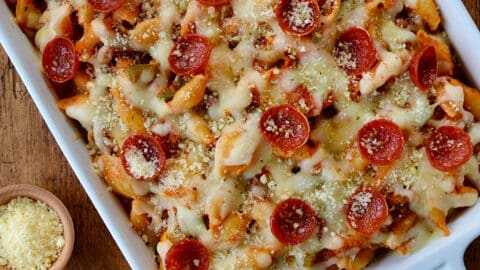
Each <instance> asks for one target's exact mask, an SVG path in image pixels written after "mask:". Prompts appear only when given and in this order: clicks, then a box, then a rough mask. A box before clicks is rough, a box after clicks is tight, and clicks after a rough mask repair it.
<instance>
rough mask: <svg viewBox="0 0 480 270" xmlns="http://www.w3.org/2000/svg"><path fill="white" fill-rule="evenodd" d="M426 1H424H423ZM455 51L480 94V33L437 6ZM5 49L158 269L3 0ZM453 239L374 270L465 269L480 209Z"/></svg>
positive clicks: (118, 227) (92, 193)
mask: <svg viewBox="0 0 480 270" xmlns="http://www.w3.org/2000/svg"><path fill="white" fill-rule="evenodd" d="M419 1H421V0H419ZM437 3H438V5H439V7H440V10H441V11H442V15H443V18H444V27H445V29H446V30H447V32H448V34H449V36H450V39H451V41H452V44H453V47H454V48H455V50H456V51H457V54H458V56H459V58H460V59H461V60H462V62H463V64H464V66H465V68H466V72H467V74H468V75H469V77H470V79H471V82H472V84H473V85H474V86H476V87H477V88H480V64H479V63H480V33H479V32H478V29H477V28H476V26H475V24H474V23H473V21H472V20H471V18H470V16H469V15H468V12H467V11H466V9H465V7H464V6H463V4H462V2H461V1H460V0H437ZM0 18H2V20H1V22H0V43H1V44H2V45H3V47H4V49H5V51H6V52H7V54H8V55H9V56H10V59H11V60H12V63H13V64H14V66H15V68H16V69H17V71H18V73H19V74H20V77H21V78H22V80H23V82H24V83H25V85H26V87H27V89H28V91H29V92H30V95H31V97H32V99H33V101H34V102H35V104H36V105H37V107H38V110H39V111H40V114H41V115H42V116H43V118H44V119H45V122H46V124H47V126H48V127H49V129H50V131H51V133H52V135H53V136H54V137H55V139H56V141H57V143H58V144H59V146H60V148H61V149H62V151H63V153H64V154H65V156H66V158H67V160H68V162H69V163H70V165H71V166H72V168H73V170H74V172H75V173H76V175H77V177H78V179H79V180H80V182H81V184H82V186H83V187H84V189H85V191H86V192H87V194H88V196H89V197H90V199H91V200H92V202H93V204H94V205H95V207H96V209H97V210H98V212H99V214H100V216H101V217H102V219H103V221H104V222H105V224H106V226H107V228H108V229H109V231H110V233H111V234H112V236H113V238H114V239H115V241H116V242H117V244H118V246H119V247H120V250H121V251H122V253H123V255H124V256H125V258H126V259H127V261H128V263H129V264H130V266H131V267H132V269H135V270H137V269H138V270H150V269H152V270H153V269H156V267H157V266H156V263H155V259H154V256H153V253H152V251H151V250H149V249H148V248H147V247H146V246H145V245H144V243H143V241H142V240H141V239H140V237H138V236H137V234H136V233H135V232H134V231H133V230H132V228H131V227H130V223H129V219H128V216H127V213H126V212H125V211H124V209H123V208H122V206H121V205H120V204H119V202H118V200H117V199H116V198H115V196H114V195H112V193H111V192H109V191H107V189H106V186H105V184H104V183H103V182H102V181H101V179H99V177H98V176H97V175H96V174H95V172H94V171H93V169H92V167H91V163H90V157H89V155H88V153H87V150H86V148H85V145H84V143H83V142H82V140H78V139H75V138H78V136H79V134H78V131H77V130H76V128H75V127H74V126H73V125H72V123H71V121H69V120H68V119H67V117H65V116H64V114H63V113H62V112H61V111H60V110H59V109H58V108H57V105H56V103H55V97H54V96H53V95H52V92H51V91H50V90H49V89H48V86H47V84H46V83H45V80H44V78H43V76H42V74H41V72H40V60H39V57H38V54H37V53H35V52H34V49H33V48H32V45H30V42H29V41H28V39H27V38H26V37H25V36H24V35H23V33H22V32H21V30H20V29H19V28H18V26H17V25H16V24H15V22H14V20H13V18H12V15H11V13H10V11H9V9H8V8H7V6H6V4H5V2H4V0H0ZM449 227H450V229H451V235H450V236H449V237H446V238H440V239H437V240H435V241H432V242H431V243H430V244H428V245H427V246H425V247H424V248H422V249H420V250H419V251H417V252H415V253H412V254H410V255H408V256H404V257H399V256H396V255H395V254H393V253H392V254H390V255H389V256H387V257H386V258H384V259H382V260H380V261H379V262H377V263H375V264H373V265H372V266H370V267H369V269H402V270H403V269H442V270H459V269H464V268H465V266H464V264H463V254H464V251H465V249H466V247H467V246H468V244H469V243H470V242H471V241H472V240H473V239H475V238H476V237H477V236H478V235H480V204H479V203H477V204H476V205H475V206H474V207H472V208H470V209H468V210H466V211H465V212H463V213H462V215H461V216H459V217H458V218H456V219H455V220H454V221H453V222H451V223H449Z"/></svg>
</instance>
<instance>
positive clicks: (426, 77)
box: [409, 46, 437, 90]
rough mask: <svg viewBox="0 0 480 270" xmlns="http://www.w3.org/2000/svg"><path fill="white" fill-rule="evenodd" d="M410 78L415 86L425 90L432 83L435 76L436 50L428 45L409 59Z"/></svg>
mask: <svg viewBox="0 0 480 270" xmlns="http://www.w3.org/2000/svg"><path fill="white" fill-rule="evenodd" d="M409 71H410V78H411V79H412V81H413V83H414V84H415V86H417V87H418V88H420V89H422V90H425V89H428V88H430V87H431V86H432V85H433V82H434V81H435V79H436V78H437V51H436V50H435V47H434V46H429V47H426V48H423V49H421V50H419V51H417V52H416V53H415V54H414V55H413V57H412V60H411V61H410V67H409Z"/></svg>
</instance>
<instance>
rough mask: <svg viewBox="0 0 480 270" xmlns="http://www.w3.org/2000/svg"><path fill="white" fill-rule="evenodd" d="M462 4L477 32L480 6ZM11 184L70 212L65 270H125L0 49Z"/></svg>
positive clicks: (3, 144) (6, 180)
mask: <svg viewBox="0 0 480 270" xmlns="http://www.w3.org/2000/svg"><path fill="white" fill-rule="evenodd" d="M463 2H464V3H465V5H466V6H467V8H468V10H469V11H470V14H471V15H472V17H473V18H474V19H475V21H476V23H477V26H480V0H464V1H463ZM15 183H29V184H34V185H38V186H41V187H43V188H45V189H47V190H49V191H51V192H53V193H54V194H55V195H57V196H58V197H59V198H60V199H61V200H62V201H63V203H64V204H65V205H66V207H67V208H68V210H69V211H70V213H71V215H72V218H73V222H74V223H75V233H76V235H75V237H76V239H75V248H74V251H73V255H72V258H71V260H70V263H69V267H68V269H92V270H94V269H116V270H121V269H128V268H129V267H128V265H127V263H126V261H125V259H124V258H123V256H122V254H121V252H120V250H119V249H118V247H117V246H116V244H115V242H114V241H113V239H112V237H111V236H110V234H109V232H108V231H107V229H106V228H105V225H104V224H103V222H102V220H101V219H100V217H99V215H98V213H97V211H96V210H95V208H94V207H93V205H92V203H91V202H90V200H89V199H88V197H87V194H86V193H85V191H84V190H83V188H82V186H81V185H80V183H79V182H78V180H77V178H76V177H75V175H74V174H73V172H72V169H71V168H70V166H69V165H68V163H67V161H66V160H65V158H64V157H63V154H62V152H61V151H60V149H59V148H58V146H57V144H56V142H55V140H54V139H53V137H52V136H51V135H50V133H49V131H48V129H47V127H46V125H45V123H44V122H43V119H42V118H41V116H40V114H39V113H38V111H37V109H36V107H35V105H34V104H33V102H32V100H31V98H30V96H29V95H28V92H27V90H26V89H25V86H24V85H23V83H22V81H21V80H20V78H19V77H18V75H17V72H16V71H15V69H14V67H13V66H12V64H11V63H10V61H9V59H8V57H7V56H6V54H5V53H4V51H3V49H2V48H0V187H2V186H6V185H9V184H15ZM465 264H466V266H467V269H480V237H479V238H477V239H476V240H475V241H474V242H473V243H472V244H471V245H470V247H469V248H468V249H467V251H466V253H465Z"/></svg>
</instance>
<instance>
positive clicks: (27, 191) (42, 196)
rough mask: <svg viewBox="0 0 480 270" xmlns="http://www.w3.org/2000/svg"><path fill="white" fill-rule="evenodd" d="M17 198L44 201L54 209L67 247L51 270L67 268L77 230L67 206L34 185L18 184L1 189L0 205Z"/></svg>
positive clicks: (63, 249) (64, 247)
mask: <svg viewBox="0 0 480 270" xmlns="http://www.w3.org/2000/svg"><path fill="white" fill-rule="evenodd" d="M17 197H28V198H31V199H34V200H38V201H42V202H44V203H46V204H47V205H48V206H49V207H50V208H52V209H53V210H54V211H55V212H56V213H57V215H58V217H59V218H60V221H61V222H62V225H63V237H64V238H65V245H64V246H63V248H62V251H61V252H60V255H59V256H58V258H57V260H55V262H53V264H52V266H50V268H49V269H50V270H61V269H64V268H66V266H67V264H68V261H69V260H70V256H71V255H72V251H73V244H74V242H75V229H74V227H73V221H72V217H71V216H70V213H69V212H68V210H67V208H66V207H65V205H64V204H63V203H62V201H60V199H58V198H57V197H56V196H55V195H53V194H52V193H51V192H49V191H47V190H45V189H43V188H41V187H38V186H34V185H28V184H17V185H10V186H6V187H3V188H0V205H4V204H7V203H8V202H9V201H10V200H12V199H14V198H17Z"/></svg>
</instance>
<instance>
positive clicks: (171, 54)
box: [11, 0, 480, 270]
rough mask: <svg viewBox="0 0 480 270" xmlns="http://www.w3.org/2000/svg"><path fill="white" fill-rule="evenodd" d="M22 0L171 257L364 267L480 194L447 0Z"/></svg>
mask: <svg viewBox="0 0 480 270" xmlns="http://www.w3.org/2000/svg"><path fill="white" fill-rule="evenodd" d="M11 6H12V9H14V10H15V14H16V20H17V23H18V24H19V25H20V26H21V27H22V28H23V29H24V31H25V33H26V34H27V35H29V36H30V37H31V38H32V40H33V41H34V43H35V45H36V47H37V48H38V49H39V51H40V52H41V56H42V64H43V72H44V74H45V76H46V77H47V78H48V79H49V80H50V81H51V82H52V85H53V86H54V88H55V89H56V91H57V93H58V95H59V96H60V98H59V101H58V105H59V107H60V108H61V109H62V110H64V111H65V113H66V115H68V116H69V117H70V118H72V119H74V120H76V121H78V123H79V124H80V125H81V126H82V127H83V129H84V130H85V131H86V132H85V134H86V136H85V138H86V140H87V141H88V147H89V150H90V153H91V155H92V161H93V164H94V167H95V168H96V170H98V173H99V174H100V175H101V177H102V178H103V179H104V180H105V182H106V183H107V184H108V186H109V188H111V190H112V191H113V192H115V193H116V194H118V195H119V196H120V197H121V198H122V200H123V201H125V202H126V204H127V205H128V207H126V208H127V210H128V211H129V212H130V219H131V223H132V226H133V228H134V229H135V230H136V231H138V232H139V234H140V235H141V236H142V238H143V239H144V240H145V241H146V243H147V244H148V245H150V246H151V247H152V250H154V252H156V254H157V255H158V256H157V258H158V263H159V269H168V270H175V269H324V268H328V269H336V268H340V269H361V268H364V267H365V266H367V265H368V264H369V263H370V262H371V261H372V260H373V259H374V258H375V254H376V253H377V252H378V251H382V250H385V249H386V250H396V251H397V252H398V253H400V254H407V253H409V252H411V251H413V250H415V249H416V248H418V247H420V246H422V245H423V244H424V243H425V242H426V241H429V240H430V239H431V238H433V237H438V236H448V234H449V230H448V226H447V217H448V215H449V213H451V212H452V210H454V209H457V208H462V207H468V206H471V205H473V204H474V203H475V202H476V200H477V193H478V191H477V190H478V188H480V174H479V163H478V158H479V151H480V148H479V147H478V143H479V142H480V124H479V123H478V121H479V120H480V93H479V92H477V90H475V89H473V88H470V87H468V86H467V85H465V84H464V83H462V82H461V80H459V79H458V74H459V73H458V71H457V68H456V66H455V64H454V62H453V60H452V54H451V52H450V49H449V44H448V40H447V37H446V34H445V33H444V31H443V30H442V27H441V25H440V23H441V17H440V15H439V13H438V11H437V7H436V4H435V2H434V1H433V0H422V1H420V0H418V1H417V0H364V1H362V0H346V1H340V0H319V1H317V0H190V1H189V0H144V1H140V0H111V1H106V0H73V1H69V0H63V1H55V0H49V1H46V2H38V1H33V0H16V1H15V0H12V2H11ZM455 78H457V79H455Z"/></svg>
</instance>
